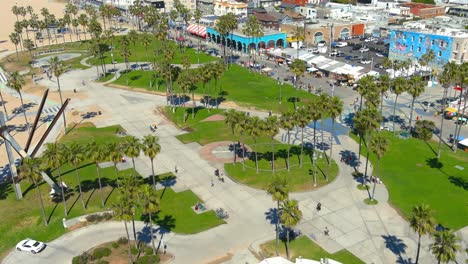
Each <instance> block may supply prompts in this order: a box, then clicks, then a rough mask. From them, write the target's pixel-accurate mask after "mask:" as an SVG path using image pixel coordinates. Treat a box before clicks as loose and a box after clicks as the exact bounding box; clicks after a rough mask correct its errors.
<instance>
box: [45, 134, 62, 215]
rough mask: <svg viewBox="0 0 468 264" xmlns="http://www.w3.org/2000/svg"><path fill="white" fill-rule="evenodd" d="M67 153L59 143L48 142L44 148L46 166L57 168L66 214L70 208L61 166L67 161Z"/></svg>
mask: <svg viewBox="0 0 468 264" xmlns="http://www.w3.org/2000/svg"><path fill="white" fill-rule="evenodd" d="M65 155H66V153H65V152H64V148H63V145H59V144H57V143H48V144H46V149H45V150H44V154H43V162H44V166H45V167H47V168H53V169H57V173H58V176H59V179H60V183H59V186H60V190H61V194H62V203H63V210H64V212H65V216H67V215H68V210H67V202H66V200H65V189H64V186H63V183H64V182H63V180H62V173H61V171H60V168H61V167H62V165H63V163H64V161H65Z"/></svg>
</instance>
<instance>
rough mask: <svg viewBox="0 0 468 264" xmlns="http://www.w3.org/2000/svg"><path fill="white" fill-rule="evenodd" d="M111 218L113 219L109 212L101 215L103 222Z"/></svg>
mask: <svg viewBox="0 0 468 264" xmlns="http://www.w3.org/2000/svg"><path fill="white" fill-rule="evenodd" d="M112 217H113V215H112V213H109V212H106V213H103V214H102V218H104V220H111V219H112Z"/></svg>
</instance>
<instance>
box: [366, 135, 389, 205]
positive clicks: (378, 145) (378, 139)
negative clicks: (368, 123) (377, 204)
mask: <svg viewBox="0 0 468 264" xmlns="http://www.w3.org/2000/svg"><path fill="white" fill-rule="evenodd" d="M370 150H371V151H372V153H374V155H375V156H376V157H377V171H376V173H375V175H376V178H378V175H379V172H380V160H381V159H382V157H383V155H385V152H387V150H388V140H387V138H386V137H385V136H384V135H383V134H382V133H381V132H379V133H376V134H375V135H374V136H373V137H372V140H371V142H370ZM376 184H377V181H376V180H374V187H373V189H372V196H371V201H373V200H374V194H375V185H376Z"/></svg>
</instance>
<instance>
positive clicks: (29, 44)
mask: <svg viewBox="0 0 468 264" xmlns="http://www.w3.org/2000/svg"><path fill="white" fill-rule="evenodd" d="M23 46H24V47H25V48H26V49H27V50H28V51H29V56H30V57H31V60H32V59H33V55H32V50H33V49H34V42H33V41H32V40H30V39H25V40H24V41H23Z"/></svg>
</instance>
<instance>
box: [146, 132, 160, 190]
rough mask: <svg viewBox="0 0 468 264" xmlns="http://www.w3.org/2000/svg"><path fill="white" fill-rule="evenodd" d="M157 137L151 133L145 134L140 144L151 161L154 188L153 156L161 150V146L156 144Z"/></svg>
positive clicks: (154, 185)
mask: <svg viewBox="0 0 468 264" xmlns="http://www.w3.org/2000/svg"><path fill="white" fill-rule="evenodd" d="M158 140H159V138H158V137H157V136H153V135H147V136H145V137H144V138H143V144H142V145H141V147H142V149H143V153H145V156H147V157H148V158H150V161H151V177H152V178H153V187H154V189H155V190H156V180H155V175H154V158H156V155H158V153H159V152H161V146H160V145H159V144H158Z"/></svg>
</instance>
